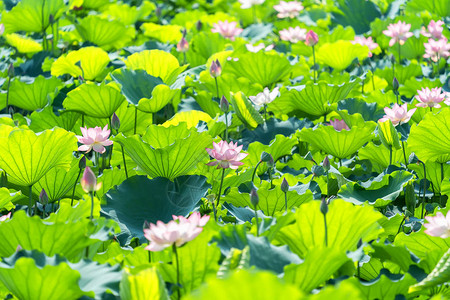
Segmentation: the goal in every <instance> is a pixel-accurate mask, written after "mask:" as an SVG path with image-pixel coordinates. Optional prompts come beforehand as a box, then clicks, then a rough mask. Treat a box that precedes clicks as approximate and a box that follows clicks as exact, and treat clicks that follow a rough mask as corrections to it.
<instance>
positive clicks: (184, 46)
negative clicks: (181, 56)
mask: <svg viewBox="0 0 450 300" xmlns="http://www.w3.org/2000/svg"><path fill="white" fill-rule="evenodd" d="M188 50H189V43H188V41H187V40H186V39H185V38H184V36H183V37H182V38H181V40H180V41H179V42H178V44H177V51H178V52H186V51H188Z"/></svg>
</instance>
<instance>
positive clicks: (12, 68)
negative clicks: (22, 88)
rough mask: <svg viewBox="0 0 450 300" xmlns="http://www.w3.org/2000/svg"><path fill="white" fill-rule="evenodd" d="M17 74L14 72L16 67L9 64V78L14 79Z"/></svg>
mask: <svg viewBox="0 0 450 300" xmlns="http://www.w3.org/2000/svg"><path fill="white" fill-rule="evenodd" d="M14 75H15V72H14V65H13V64H12V63H10V64H9V67H8V76H9V77H14Z"/></svg>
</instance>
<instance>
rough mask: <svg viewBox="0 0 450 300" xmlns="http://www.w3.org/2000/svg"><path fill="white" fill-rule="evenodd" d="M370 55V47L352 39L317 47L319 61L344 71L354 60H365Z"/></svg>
mask: <svg viewBox="0 0 450 300" xmlns="http://www.w3.org/2000/svg"><path fill="white" fill-rule="evenodd" d="M368 55H369V48H367V47H365V46H361V45H359V44H352V43H351V42H350V41H342V40H341V41H337V42H335V43H326V44H323V45H322V46H320V48H318V49H317V54H316V58H317V61H318V62H319V63H322V64H325V65H327V66H330V67H332V68H333V69H335V70H338V71H342V70H344V69H346V68H347V67H348V66H350V64H351V63H352V62H353V60H354V59H359V60H360V61H363V60H364V59H366V58H367V57H368Z"/></svg>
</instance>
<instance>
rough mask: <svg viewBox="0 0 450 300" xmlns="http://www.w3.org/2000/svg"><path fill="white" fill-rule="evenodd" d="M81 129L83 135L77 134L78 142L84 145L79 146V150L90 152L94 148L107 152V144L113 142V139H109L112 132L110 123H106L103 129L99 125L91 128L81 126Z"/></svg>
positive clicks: (99, 151) (100, 151)
mask: <svg viewBox="0 0 450 300" xmlns="http://www.w3.org/2000/svg"><path fill="white" fill-rule="evenodd" d="M80 129H81V133H82V134H83V136H79V135H77V138H78V142H80V143H81V144H83V145H81V146H80V147H78V151H86V153H88V152H89V151H91V150H92V149H94V151H95V152H98V153H105V151H106V148H105V146H110V145H112V144H113V142H112V141H110V140H108V137H109V134H110V131H109V130H108V125H106V126H105V127H104V128H103V129H102V128H101V127H98V126H97V127H95V128H89V129H88V128H85V127H81V128H80Z"/></svg>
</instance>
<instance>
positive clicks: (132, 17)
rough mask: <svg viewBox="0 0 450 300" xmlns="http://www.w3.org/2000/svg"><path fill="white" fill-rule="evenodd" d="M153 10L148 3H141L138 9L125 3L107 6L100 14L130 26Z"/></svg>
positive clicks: (153, 6)
mask: <svg viewBox="0 0 450 300" xmlns="http://www.w3.org/2000/svg"><path fill="white" fill-rule="evenodd" d="M83 6H84V4H83ZM155 8H156V6H155V4H153V3H152V2H149V1H143V2H142V4H141V5H140V6H139V7H136V6H134V5H133V6H130V5H128V4H126V3H113V4H109V5H108V6H107V7H106V9H105V10H104V11H102V14H103V15H105V16H107V17H109V18H112V19H114V20H119V21H121V22H122V23H123V24H125V25H132V24H134V23H136V22H137V21H138V20H140V19H142V18H143V17H146V16H148V15H149V14H150V13H151V12H152V11H153V10H155Z"/></svg>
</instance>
